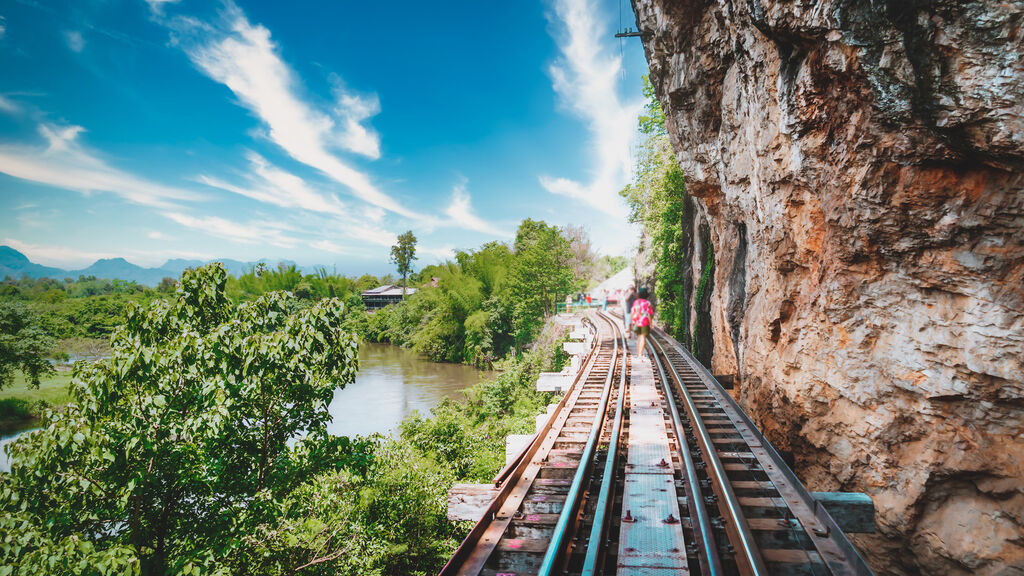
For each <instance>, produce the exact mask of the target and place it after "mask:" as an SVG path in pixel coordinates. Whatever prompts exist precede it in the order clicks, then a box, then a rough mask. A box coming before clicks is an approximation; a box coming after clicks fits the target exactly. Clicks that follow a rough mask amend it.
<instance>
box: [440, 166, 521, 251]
mask: <svg viewBox="0 0 1024 576" xmlns="http://www.w3.org/2000/svg"><path fill="white" fill-rule="evenodd" d="M467 184H468V182H467V181H466V180H463V181H461V182H459V183H458V184H456V185H455V187H454V188H452V201H451V204H449V205H448V209H447V210H445V214H447V215H448V218H450V220H449V221H448V222H446V223H445V225H448V226H454V227H457V228H464V229H466V230H475V231H477V232H483V233H484V234H494V235H496V236H502V237H505V238H507V237H509V236H511V235H512V234H511V233H510V232H508V231H507V230H500V229H498V227H497V226H495V225H494V224H492V223H490V222H487V221H485V220H484V219H482V218H480V217H479V216H477V215H476V212H474V211H473V207H472V205H471V204H470V198H469V192H468V191H467V190H466V185H467Z"/></svg>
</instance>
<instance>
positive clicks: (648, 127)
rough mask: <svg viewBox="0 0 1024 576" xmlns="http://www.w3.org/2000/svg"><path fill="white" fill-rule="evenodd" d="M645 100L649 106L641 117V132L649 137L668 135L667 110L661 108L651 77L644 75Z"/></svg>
mask: <svg viewBox="0 0 1024 576" xmlns="http://www.w3.org/2000/svg"><path fill="white" fill-rule="evenodd" d="M643 90H644V98H647V104H645V105H644V112H645V113H644V114H641V115H640V119H639V120H640V132H641V133H643V134H646V135H648V136H656V135H663V134H666V133H667V132H666V130H665V110H664V109H662V107H661V102H659V101H658V97H657V95H656V94H655V93H654V85H652V84H651V77H650V75H644V89H643Z"/></svg>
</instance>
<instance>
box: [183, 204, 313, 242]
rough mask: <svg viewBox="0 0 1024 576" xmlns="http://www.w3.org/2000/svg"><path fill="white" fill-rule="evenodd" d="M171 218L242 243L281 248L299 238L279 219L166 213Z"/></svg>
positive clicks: (186, 225)
mask: <svg viewBox="0 0 1024 576" xmlns="http://www.w3.org/2000/svg"><path fill="white" fill-rule="evenodd" d="M164 215H165V216H167V217H168V218H170V219H171V220H173V221H175V222H177V223H178V224H181V225H182V226H185V227H186V228H192V229H194V230H201V231H203V232H205V233H207V234H209V235H210V236H216V237H218V238H224V239H226V240H231V241H232V242H238V243H242V244H262V243H266V244H270V245H271V246H278V247H281V248H294V247H295V246H296V245H297V244H298V243H299V241H298V239H296V238H295V237H293V236H291V235H289V234H288V233H287V232H288V231H290V227H289V226H287V225H284V224H282V223H281V222H277V221H250V222H246V223H244V224H242V223H239V222H233V221H231V220H228V219H226V218H221V217H219V216H191V215H188V214H182V213H180V212H168V213H166V214H164Z"/></svg>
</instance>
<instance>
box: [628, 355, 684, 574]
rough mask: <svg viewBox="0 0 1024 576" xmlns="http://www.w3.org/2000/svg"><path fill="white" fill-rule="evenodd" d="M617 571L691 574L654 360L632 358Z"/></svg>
mask: <svg viewBox="0 0 1024 576" xmlns="http://www.w3.org/2000/svg"><path fill="white" fill-rule="evenodd" d="M626 462H627V465H626V473H625V480H624V490H623V495H622V523H621V528H620V531H619V557H618V571H617V574H620V575H629V576H641V575H648V574H669V573H672V574H688V573H689V567H688V565H687V562H686V542H685V540H684V537H683V528H682V523H681V520H680V514H679V500H678V499H677V498H678V497H677V495H676V488H675V477H674V470H673V465H672V452H671V447H670V445H669V439H668V430H667V429H666V427H665V416H664V411H663V408H662V404H661V398H660V397H659V396H658V391H657V388H656V387H655V385H654V372H653V369H652V367H651V363H650V361H646V362H641V361H638V360H637V359H636V358H634V361H633V364H632V370H631V373H630V379H629V449H628V452H627V456H626Z"/></svg>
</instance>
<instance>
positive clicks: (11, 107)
mask: <svg viewBox="0 0 1024 576" xmlns="http://www.w3.org/2000/svg"><path fill="white" fill-rule="evenodd" d="M2 35H3V34H2V33H0V36H2ZM0 110H2V111H4V112H7V113H8V114H17V113H18V112H19V111H20V110H21V109H20V108H19V107H18V105H17V104H15V103H14V102H12V101H11V100H10V99H9V98H5V97H4V96H0Z"/></svg>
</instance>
